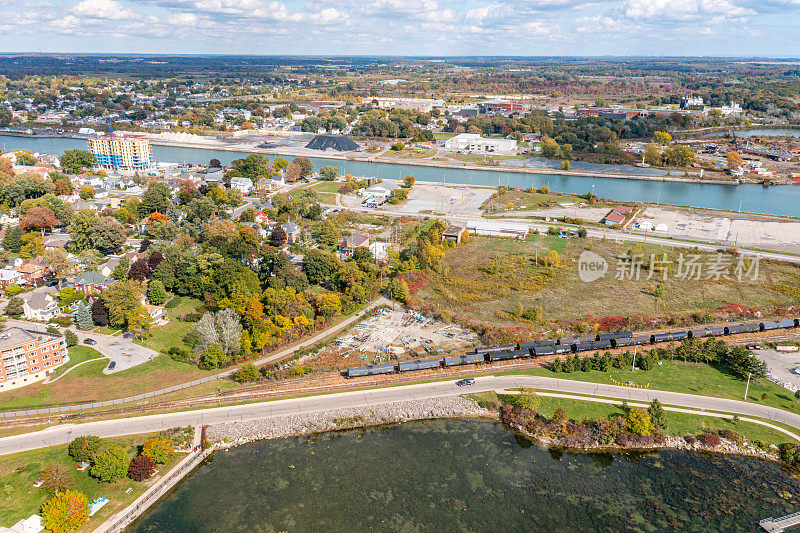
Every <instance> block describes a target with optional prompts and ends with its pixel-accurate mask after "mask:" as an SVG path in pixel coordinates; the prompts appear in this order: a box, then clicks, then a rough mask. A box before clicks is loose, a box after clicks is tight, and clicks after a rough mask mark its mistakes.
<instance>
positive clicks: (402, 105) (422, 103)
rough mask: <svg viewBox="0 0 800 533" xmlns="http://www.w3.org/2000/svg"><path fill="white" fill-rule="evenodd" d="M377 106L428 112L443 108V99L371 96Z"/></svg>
mask: <svg viewBox="0 0 800 533" xmlns="http://www.w3.org/2000/svg"><path fill="white" fill-rule="evenodd" d="M373 101H374V102H377V106H378V107H380V108H381V109H407V110H409V111H419V112H421V113H430V112H431V111H433V109H434V108H443V107H444V100H440V99H434V98H396V97H390V96H379V97H376V98H373Z"/></svg>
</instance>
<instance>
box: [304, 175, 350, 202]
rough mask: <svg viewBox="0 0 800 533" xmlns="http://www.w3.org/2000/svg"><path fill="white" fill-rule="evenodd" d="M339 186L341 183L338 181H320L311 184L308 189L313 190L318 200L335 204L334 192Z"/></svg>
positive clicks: (336, 191) (337, 190) (336, 192)
mask: <svg viewBox="0 0 800 533" xmlns="http://www.w3.org/2000/svg"><path fill="white" fill-rule="evenodd" d="M341 186H342V183H341V182H339V181H320V182H318V183H315V184H313V185H311V186H310V187H308V189H309V190H311V191H314V192H315V193H316V194H317V198H319V201H320V202H322V203H323V204H328V205H335V204H336V194H338V192H339V188H340V187H341Z"/></svg>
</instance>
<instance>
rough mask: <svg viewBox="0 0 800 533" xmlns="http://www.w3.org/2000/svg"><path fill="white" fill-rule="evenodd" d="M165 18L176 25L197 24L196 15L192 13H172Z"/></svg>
mask: <svg viewBox="0 0 800 533" xmlns="http://www.w3.org/2000/svg"><path fill="white" fill-rule="evenodd" d="M167 20H168V22H169V23H170V24H174V25H176V26H197V15H195V14H194V13H173V14H172V15H170V17H169V19H167Z"/></svg>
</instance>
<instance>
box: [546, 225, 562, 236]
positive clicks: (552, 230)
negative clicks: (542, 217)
mask: <svg viewBox="0 0 800 533" xmlns="http://www.w3.org/2000/svg"><path fill="white" fill-rule="evenodd" d="M559 233H561V232H560V231H559V229H558V228H557V227H555V226H550V227H548V228H547V234H548V235H558V234H559Z"/></svg>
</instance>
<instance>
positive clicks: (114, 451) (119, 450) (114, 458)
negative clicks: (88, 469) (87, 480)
mask: <svg viewBox="0 0 800 533" xmlns="http://www.w3.org/2000/svg"><path fill="white" fill-rule="evenodd" d="M129 465H130V459H129V458H128V453H127V452H126V451H125V448H123V447H122V446H119V445H117V444H112V445H111V446H109V447H108V448H106V449H105V450H103V451H101V452H99V453H98V454H97V455H96V456H95V458H94V466H92V475H93V476H94V477H96V478H97V479H99V480H100V481H105V482H106V483H111V482H113V481H116V480H118V479H122V478H124V477H125V476H126V475H128V466H129Z"/></svg>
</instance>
